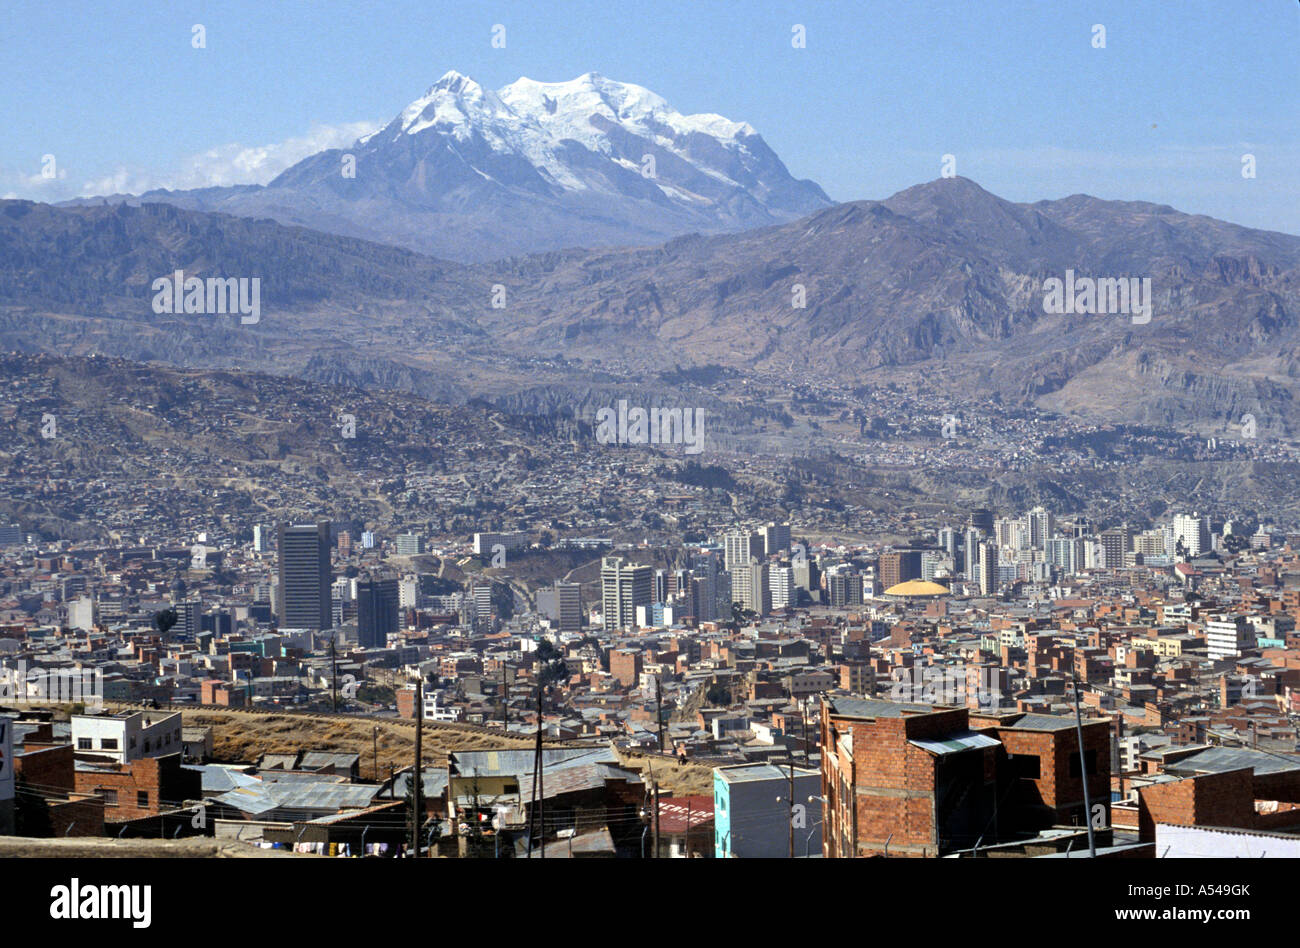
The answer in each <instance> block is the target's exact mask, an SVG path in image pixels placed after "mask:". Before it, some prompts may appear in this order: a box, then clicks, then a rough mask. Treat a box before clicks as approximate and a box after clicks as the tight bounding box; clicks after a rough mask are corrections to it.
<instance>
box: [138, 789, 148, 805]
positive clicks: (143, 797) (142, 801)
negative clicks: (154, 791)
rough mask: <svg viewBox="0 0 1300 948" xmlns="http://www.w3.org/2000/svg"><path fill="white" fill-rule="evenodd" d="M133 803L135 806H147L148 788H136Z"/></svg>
mask: <svg viewBox="0 0 1300 948" xmlns="http://www.w3.org/2000/svg"><path fill="white" fill-rule="evenodd" d="M135 805H136V806H148V805H149V791H148V790H137V791H136V792H135Z"/></svg>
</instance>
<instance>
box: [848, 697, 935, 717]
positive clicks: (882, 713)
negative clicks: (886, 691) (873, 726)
mask: <svg viewBox="0 0 1300 948" xmlns="http://www.w3.org/2000/svg"><path fill="white" fill-rule="evenodd" d="M826 700H827V703H828V704H830V708H831V713H832V714H846V715H848V716H849V717H853V718H897V717H901V716H902V715H903V714H904V713H905V712H906V713H926V712H931V711H935V710H943V709H942V708H936V707H935V706H934V705H931V704H908V703H905V702H902V701H880V700H877V699H875V698H828V699H826Z"/></svg>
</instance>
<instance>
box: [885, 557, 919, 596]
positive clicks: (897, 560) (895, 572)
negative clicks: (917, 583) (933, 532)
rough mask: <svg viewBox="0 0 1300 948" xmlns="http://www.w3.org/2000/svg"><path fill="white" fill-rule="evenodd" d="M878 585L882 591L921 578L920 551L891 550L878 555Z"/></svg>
mask: <svg viewBox="0 0 1300 948" xmlns="http://www.w3.org/2000/svg"><path fill="white" fill-rule="evenodd" d="M878 573H879V575H880V585H881V587H882V588H883V589H889V587H890V586H897V585H898V584H899V583H904V582H907V581H908V580H909V579H920V578H921V551H920V550H891V551H889V552H888V553H881V554H880V568H879V570H878Z"/></svg>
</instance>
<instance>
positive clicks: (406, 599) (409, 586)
mask: <svg viewBox="0 0 1300 948" xmlns="http://www.w3.org/2000/svg"><path fill="white" fill-rule="evenodd" d="M419 604H420V580H419V577H417V576H403V577H402V581H401V582H400V583H398V584H397V605H398V607H399V608H401V609H414V608H416V607H417V606H419Z"/></svg>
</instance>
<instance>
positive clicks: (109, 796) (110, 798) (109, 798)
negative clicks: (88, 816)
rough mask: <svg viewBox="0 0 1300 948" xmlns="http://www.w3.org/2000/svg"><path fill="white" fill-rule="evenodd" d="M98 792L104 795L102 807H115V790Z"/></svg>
mask: <svg viewBox="0 0 1300 948" xmlns="http://www.w3.org/2000/svg"><path fill="white" fill-rule="evenodd" d="M99 792H100V793H102V794H103V795H104V806H117V791H116V790H101V791H99Z"/></svg>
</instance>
